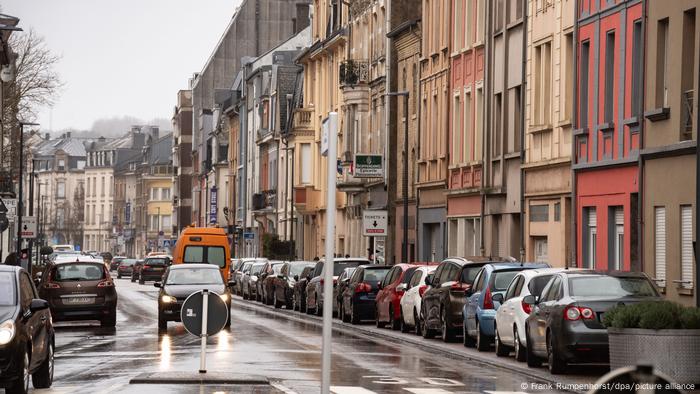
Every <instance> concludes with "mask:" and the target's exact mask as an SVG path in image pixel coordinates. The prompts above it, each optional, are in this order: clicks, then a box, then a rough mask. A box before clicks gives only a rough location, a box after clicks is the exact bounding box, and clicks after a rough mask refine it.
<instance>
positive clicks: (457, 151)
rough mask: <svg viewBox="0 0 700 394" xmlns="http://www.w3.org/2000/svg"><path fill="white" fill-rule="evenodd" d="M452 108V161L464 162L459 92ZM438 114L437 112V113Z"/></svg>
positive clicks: (454, 162) (455, 162)
mask: <svg viewBox="0 0 700 394" xmlns="http://www.w3.org/2000/svg"><path fill="white" fill-rule="evenodd" d="M452 108H454V109H453V110H452V163H453V164H458V163H462V152H461V151H462V117H461V115H462V114H461V111H460V108H462V106H461V104H460V101H459V94H458V95H456V96H455V102H454V107H452ZM436 115H437V114H436Z"/></svg>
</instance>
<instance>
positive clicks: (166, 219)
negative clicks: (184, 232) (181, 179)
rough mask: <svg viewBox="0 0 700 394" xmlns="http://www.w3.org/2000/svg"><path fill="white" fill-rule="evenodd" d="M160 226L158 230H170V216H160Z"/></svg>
mask: <svg viewBox="0 0 700 394" xmlns="http://www.w3.org/2000/svg"><path fill="white" fill-rule="evenodd" d="M160 226H161V227H160V228H162V229H164V230H165V231H169V230H170V227H171V226H172V222H171V220H170V215H162V216H161V217H160Z"/></svg>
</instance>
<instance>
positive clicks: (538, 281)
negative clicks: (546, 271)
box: [527, 275, 552, 297]
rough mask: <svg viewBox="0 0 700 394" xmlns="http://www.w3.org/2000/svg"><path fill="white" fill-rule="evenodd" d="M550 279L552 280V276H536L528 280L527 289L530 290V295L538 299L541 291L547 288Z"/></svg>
mask: <svg viewBox="0 0 700 394" xmlns="http://www.w3.org/2000/svg"><path fill="white" fill-rule="evenodd" d="M550 279H552V275H542V276H536V277H534V278H532V279H530V283H528V284H527V289H528V290H530V294H532V295H534V296H535V297H539V296H540V295H542V290H544V287H545V286H547V283H549V280H550Z"/></svg>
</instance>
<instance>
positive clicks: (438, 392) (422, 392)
mask: <svg viewBox="0 0 700 394" xmlns="http://www.w3.org/2000/svg"><path fill="white" fill-rule="evenodd" d="M404 390H406V391H408V392H409V393H413V394H450V393H451V391H447V390H444V389H433V388H427V389H414V388H404Z"/></svg>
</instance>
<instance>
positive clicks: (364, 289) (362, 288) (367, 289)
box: [355, 283, 372, 293]
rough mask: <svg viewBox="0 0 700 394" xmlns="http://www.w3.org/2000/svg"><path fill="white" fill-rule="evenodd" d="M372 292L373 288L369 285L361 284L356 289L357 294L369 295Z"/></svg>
mask: <svg viewBox="0 0 700 394" xmlns="http://www.w3.org/2000/svg"><path fill="white" fill-rule="evenodd" d="M370 291H372V286H370V285H369V284H368V283H359V284H358V285H357V287H355V293H368V292H370Z"/></svg>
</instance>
